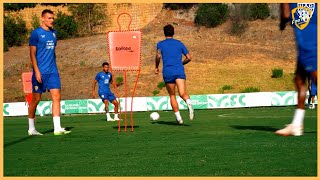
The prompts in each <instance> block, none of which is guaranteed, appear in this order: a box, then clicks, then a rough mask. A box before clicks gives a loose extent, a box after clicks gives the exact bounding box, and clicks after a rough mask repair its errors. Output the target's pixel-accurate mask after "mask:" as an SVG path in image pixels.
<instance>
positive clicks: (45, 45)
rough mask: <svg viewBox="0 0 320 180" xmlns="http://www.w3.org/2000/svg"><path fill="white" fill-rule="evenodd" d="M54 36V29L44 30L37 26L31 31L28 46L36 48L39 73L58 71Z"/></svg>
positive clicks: (55, 33) (55, 35)
mask: <svg viewBox="0 0 320 180" xmlns="http://www.w3.org/2000/svg"><path fill="white" fill-rule="evenodd" d="M56 37H57V32H56V31H55V30H53V29H50V30H44V29H43V28H42V27H38V28H37V29H35V30H33V31H32V33H31V36H30V40H29V46H36V48H37V52H36V59H37V64H38V68H39V70H40V73H41V74H51V73H58V68H57V64H56V55H55V47H56V45H57V38H56Z"/></svg>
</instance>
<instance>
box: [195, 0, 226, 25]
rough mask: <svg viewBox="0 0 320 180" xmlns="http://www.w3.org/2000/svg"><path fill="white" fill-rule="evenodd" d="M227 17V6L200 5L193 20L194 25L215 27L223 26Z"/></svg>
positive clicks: (216, 4)
mask: <svg viewBox="0 0 320 180" xmlns="http://www.w3.org/2000/svg"><path fill="white" fill-rule="evenodd" d="M227 17H228V5H227V4H221V3H214V4H212V3H211V4H206V3H204V4H200V5H199V8H198V10H197V12H196V17H195V19H194V22H195V24H197V25H200V26H205V27H216V26H218V25H220V24H223V23H224V22H225V21H226V20H227Z"/></svg>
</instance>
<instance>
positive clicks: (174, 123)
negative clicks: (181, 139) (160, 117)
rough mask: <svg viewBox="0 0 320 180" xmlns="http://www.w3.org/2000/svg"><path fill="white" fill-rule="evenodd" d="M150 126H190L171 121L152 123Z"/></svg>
mask: <svg viewBox="0 0 320 180" xmlns="http://www.w3.org/2000/svg"><path fill="white" fill-rule="evenodd" d="M152 124H164V125H171V126H190V125H188V124H178V123H177V122H173V121H153V122H152Z"/></svg>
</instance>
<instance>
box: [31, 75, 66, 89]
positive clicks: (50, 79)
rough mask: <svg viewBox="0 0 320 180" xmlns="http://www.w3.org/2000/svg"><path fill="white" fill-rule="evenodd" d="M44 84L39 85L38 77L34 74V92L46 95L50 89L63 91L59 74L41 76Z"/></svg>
mask: <svg viewBox="0 0 320 180" xmlns="http://www.w3.org/2000/svg"><path fill="white" fill-rule="evenodd" d="M41 80H42V83H39V82H38V81H37V79H36V75H35V74H34V73H33V74H32V92H34V93H45V92H46V91H47V90H48V92H49V91H50V89H61V82H60V76H59V74H58V73H53V74H41Z"/></svg>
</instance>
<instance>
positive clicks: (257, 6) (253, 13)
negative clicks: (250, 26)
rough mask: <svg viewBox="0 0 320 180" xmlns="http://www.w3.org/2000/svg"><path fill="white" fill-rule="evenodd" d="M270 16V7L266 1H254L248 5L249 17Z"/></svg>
mask: <svg viewBox="0 0 320 180" xmlns="http://www.w3.org/2000/svg"><path fill="white" fill-rule="evenodd" d="M269 16H270V9H269V6H268V4H267V3H254V4H250V5H249V19H250V20H256V19H262V20H263V19H266V18H267V17H269Z"/></svg>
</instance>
